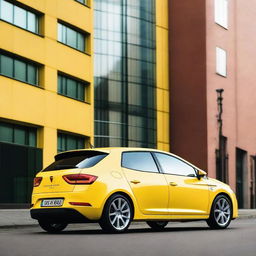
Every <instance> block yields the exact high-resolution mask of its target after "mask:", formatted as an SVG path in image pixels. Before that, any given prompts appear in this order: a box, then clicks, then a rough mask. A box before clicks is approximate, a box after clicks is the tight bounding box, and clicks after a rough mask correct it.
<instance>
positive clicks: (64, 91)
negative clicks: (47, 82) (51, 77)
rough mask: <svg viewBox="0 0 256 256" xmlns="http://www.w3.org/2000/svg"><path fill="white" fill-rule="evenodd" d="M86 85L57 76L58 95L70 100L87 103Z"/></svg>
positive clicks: (63, 76)
mask: <svg viewBox="0 0 256 256" xmlns="http://www.w3.org/2000/svg"><path fill="white" fill-rule="evenodd" d="M87 90H88V83H86V82H81V81H79V80H76V79H73V78H70V77H68V76H65V75H62V74H59V75H58V93H59V94H61V95H64V96H67V97H70V98H72V99H76V100H80V101H86V102H88V93H87Z"/></svg>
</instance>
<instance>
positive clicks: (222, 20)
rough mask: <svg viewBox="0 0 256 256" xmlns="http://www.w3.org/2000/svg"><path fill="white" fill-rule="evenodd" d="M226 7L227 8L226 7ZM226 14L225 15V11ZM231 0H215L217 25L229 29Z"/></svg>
mask: <svg viewBox="0 0 256 256" xmlns="http://www.w3.org/2000/svg"><path fill="white" fill-rule="evenodd" d="M224 7H225V9H224ZM222 12H223V13H224V12H226V13H224V16H223V13H222ZM228 14H229V1H228V0H214V21H215V23H216V24H217V25H219V26H221V27H222V28H224V29H228V18H229V16H228Z"/></svg>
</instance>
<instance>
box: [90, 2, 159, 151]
mask: <svg viewBox="0 0 256 256" xmlns="http://www.w3.org/2000/svg"><path fill="white" fill-rule="evenodd" d="M94 6H95V41H94V43H95V44H94V49H95V68H94V70H95V73H94V76H95V77H94V78H95V79H94V82H95V145H96V146H134V147H151V148H155V147H156V40H155V39H156V36H155V1H154V0H142V1H138V0H129V1H128V0H95V1H94Z"/></svg>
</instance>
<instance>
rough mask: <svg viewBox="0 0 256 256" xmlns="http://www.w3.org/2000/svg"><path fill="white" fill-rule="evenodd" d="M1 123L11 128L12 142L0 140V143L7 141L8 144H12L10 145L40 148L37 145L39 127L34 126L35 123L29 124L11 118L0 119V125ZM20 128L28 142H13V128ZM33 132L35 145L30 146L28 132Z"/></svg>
mask: <svg viewBox="0 0 256 256" xmlns="http://www.w3.org/2000/svg"><path fill="white" fill-rule="evenodd" d="M1 124H4V125H7V126H9V127H10V128H11V129H12V142H8V141H2V140H1V141H0V143H8V144H12V145H17V146H22V147H29V148H40V147H39V146H38V145H39V138H38V131H39V127H38V126H35V125H30V124H24V123H21V122H16V121H13V120H9V119H0V126H1ZM16 128H17V129H18V128H20V129H22V130H23V131H24V132H25V141H26V143H28V144H19V143H15V142H14V138H15V129H16ZM32 131H33V132H35V146H30V145H29V137H28V136H29V133H30V132H32Z"/></svg>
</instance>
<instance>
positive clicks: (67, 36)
mask: <svg viewBox="0 0 256 256" xmlns="http://www.w3.org/2000/svg"><path fill="white" fill-rule="evenodd" d="M87 39H88V35H87V34H85V33H82V32H78V31H77V30H75V29H73V28H70V27H68V26H66V25H63V24H61V23H58V41H59V42H61V43H63V44H66V45H68V46H70V47H72V48H74V49H77V50H79V51H82V52H87V50H88V47H87V45H86V41H87Z"/></svg>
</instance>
